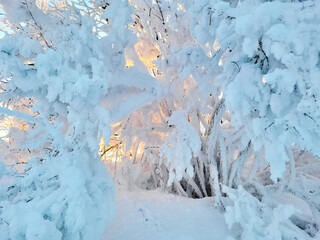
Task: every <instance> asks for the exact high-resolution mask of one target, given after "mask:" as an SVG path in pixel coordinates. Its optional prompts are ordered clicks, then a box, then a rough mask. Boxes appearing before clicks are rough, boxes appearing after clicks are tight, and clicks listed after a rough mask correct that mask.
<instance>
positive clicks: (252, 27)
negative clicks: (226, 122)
mask: <svg viewBox="0 0 320 240" xmlns="http://www.w3.org/2000/svg"><path fill="white" fill-rule="evenodd" d="M208 8H211V9H212V22H213V23H212V24H211V26H209V28H210V31H207V32H209V33H211V37H210V38H207V41H209V42H213V39H216V40H217V42H218V43H219V47H220V48H221V49H220V50H219V51H220V52H223V54H222V56H221V58H220V62H219V65H220V66H221V68H222V71H223V72H222V74H220V76H219V77H218V78H217V79H216V80H215V81H214V82H215V83H216V84H218V85H219V86H221V87H222V89H223V97H224V98H225V100H226V108H227V109H228V110H229V111H230V114H231V124H232V125H234V126H235V127H237V128H238V129H239V128H241V127H242V126H243V127H244V128H245V132H246V134H247V135H248V137H249V138H250V139H251V140H252V142H253V146H254V150H255V151H260V150H264V151H265V152H266V158H267V160H268V161H269V162H270V163H271V174H272V175H271V178H272V179H273V180H276V179H277V178H278V177H281V176H282V173H283V171H284V170H285V164H284V163H285V162H286V161H289V157H288V155H287V153H286V149H290V148H291V145H292V143H295V144H296V145H298V146H300V147H302V148H304V149H306V150H308V151H311V152H312V153H313V154H315V155H316V156H318V157H319V156H320V152H319V147H318V146H317V144H316V143H317V139H319V136H320V132H319V121H318V119H319V117H320V115H319V114H320V108H319V87H320V86H319V81H318V79H319V73H320V72H319V55H318V52H319V47H320V45H319V41H318V39H319V34H320V30H319V22H320V18H319V14H318V12H319V8H320V5H319V2H318V1H302V2H300V1H272V2H267V1H259V0H250V1H241V3H240V2H239V3H238V4H237V5H234V4H229V3H227V2H221V1H213V2H210V3H209V2H208V3H207V5H206V8H203V9H208ZM192 9H193V11H194V12H195V11H196V10H197V11H198V12H199V10H198V9H196V8H195V7H193V8H192ZM213 9H214V10H213ZM203 11H204V10H203ZM201 24H202V23H201V21H200V20H199V25H200V26H201ZM203 24H204V23H203ZM200 26H198V27H196V28H195V31H196V30H197V29H199V28H200ZM197 31H198V30H197ZM194 34H196V32H194ZM199 34H200V33H199ZM203 34H204V33H202V35H201V36H203ZM206 34H207V33H206Z"/></svg>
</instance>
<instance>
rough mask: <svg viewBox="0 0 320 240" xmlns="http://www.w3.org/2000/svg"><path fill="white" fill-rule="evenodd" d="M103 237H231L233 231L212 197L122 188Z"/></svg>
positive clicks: (139, 239)
mask: <svg viewBox="0 0 320 240" xmlns="http://www.w3.org/2000/svg"><path fill="white" fill-rule="evenodd" d="M116 202H117V209H116V216H115V218H114V220H113V222H112V223H111V224H110V225H109V226H108V228H107V229H106V231H105V233H104V235H103V237H102V239H103V240H227V239H232V238H231V237H230V238H228V237H227V236H228V235H229V234H231V233H230V232H229V231H228V229H227V225H226V223H225V220H224V217H223V215H222V214H221V213H219V211H217V210H215V209H214V208H213V203H212V198H204V199H199V200H198V199H188V198H183V197H179V196H175V195H171V194H166V193H162V192H160V191H139V192H128V191H123V190H122V191H119V192H118V193H117V199H116Z"/></svg>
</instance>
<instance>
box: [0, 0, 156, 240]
mask: <svg viewBox="0 0 320 240" xmlns="http://www.w3.org/2000/svg"><path fill="white" fill-rule="evenodd" d="M0 3H1V5H2V6H3V10H4V12H5V16H6V18H5V21H6V22H7V23H8V25H9V26H10V27H11V30H10V32H11V33H10V34H6V35H5V37H4V38H3V39H1V43H2V44H1V50H0V59H1V62H2V64H1V67H0V72H1V79H2V80H3V81H2V83H1V84H2V85H1V87H2V88H3V90H2V92H1V96H0V97H1V103H2V105H1V110H0V112H1V116H2V117H13V118H16V119H21V120H23V121H24V122H25V123H26V124H27V126H28V127H27V129H25V131H24V135H25V136H24V135H22V133H20V134H17V133H16V134H15V135H13V136H14V138H12V141H14V142H15V144H16V147H17V148H18V149H28V151H30V153H31V156H30V158H29V159H26V160H27V161H25V162H23V164H24V168H20V169H18V171H15V170H13V169H10V165H8V166H7V167H4V169H5V170H3V171H2V170H1V174H2V175H1V176H3V175H6V177H7V179H8V180H7V181H5V182H4V184H1V197H0V201H1V204H0V205H1V211H0V216H1V217H0V219H1V220H0V228H1V231H0V232H1V239H48V237H49V238H50V239H61V238H63V239H99V238H100V236H101V234H102V233H103V231H104V229H105V227H106V225H107V223H108V222H109V221H110V220H111V218H112V216H113V212H114V195H115V190H114V186H113V183H112V180H111V179H110V177H109V175H108V174H107V172H106V169H105V167H104V165H103V163H102V162H101V161H100V158H99V155H98V149H99V145H98V142H99V141H100V139H101V138H102V137H103V138H104V139H105V141H106V142H108V139H109V138H110V127H109V124H110V121H111V118H110V112H109V111H108V110H107V109H105V108H104V107H103V104H105V102H104V100H105V98H106V97H107V95H108V94H109V93H110V92H111V93H113V94H116V90H117V89H116V87H115V86H117V83H118V86H121V85H124V86H126V85H127V86H129V87H128V88H130V89H132V88H134V89H137V90H136V91H133V93H135V92H137V91H138V90H139V91H140V92H141V94H142V93H143V92H146V94H147V95H148V96H149V97H150V96H153V97H154V96H155V95H156V91H157V90H156V86H151V85H152V78H151V77H149V76H146V75H143V74H141V73H140V74H139V73H137V77H139V78H144V79H145V81H148V80H150V81H151V82H149V83H148V84H149V88H148V87H147V86H146V87H141V86H139V84H136V83H138V82H137V81H133V79H132V77H133V76H135V71H134V69H131V70H130V71H131V73H127V72H128V70H127V69H125V59H124V54H123V49H124V48H125V47H126V46H127V45H130V44H131V43H132V42H134V40H135V38H134V37H133V35H132V34H131V32H130V31H129V30H128V29H127V28H126V27H127V24H128V23H129V21H130V11H131V10H132V7H130V6H129V5H128V4H127V3H126V2H122V1H113V2H112V3H111V2H110V1H109V2H108V4H107V2H105V1H99V4H98V3H97V2H96V3H95V2H91V3H88V2H84V1H80V2H77V1H75V2H71V3H68V2H64V4H62V5H59V4H58V2H55V4H52V5H50V6H49V8H46V9H40V8H39V6H38V5H37V4H36V1H31V0H23V1H9V2H8V1H1V2H0ZM106 4H107V6H108V9H106V10H105V11H104V12H103V9H104V8H105V6H106ZM95 9H96V11H94V10H95ZM101 18H104V19H108V28H103V26H101V25H100V30H101V29H107V32H105V34H107V36H106V37H103V38H101V34H102V33H101V32H99V31H97V19H98V20H99V21H100V19H101ZM119 20H121V21H119ZM130 74H131V75H130ZM129 76H130V77H129ZM140 85H141V84H140ZM112 89H115V90H112ZM149 91H150V94H149V93H147V92H149ZM27 99H32V104H29V105H28V103H27V105H25V107H24V108H22V107H21V106H22V105H23V104H24V103H25V101H26V100H27ZM141 102H142V101H141V100H140V101H137V103H133V105H131V106H130V108H129V109H127V110H126V111H130V110H132V109H134V108H135V106H137V105H139V104H141ZM13 103H15V104H13ZM114 103H115V104H116V102H114ZM13 130H14V129H12V130H10V132H11V133H12V131H13ZM11 136H12V135H11ZM22 136H23V139H22V138H21V137H22ZM1 144H3V145H7V144H8V143H7V142H3V141H2V143H1ZM20 144H22V145H20ZM26 157H28V156H26ZM11 160H12V161H15V160H14V159H12V158H11ZM15 165H16V164H15ZM1 166H2V165H1Z"/></svg>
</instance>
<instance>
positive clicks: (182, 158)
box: [161, 110, 201, 185]
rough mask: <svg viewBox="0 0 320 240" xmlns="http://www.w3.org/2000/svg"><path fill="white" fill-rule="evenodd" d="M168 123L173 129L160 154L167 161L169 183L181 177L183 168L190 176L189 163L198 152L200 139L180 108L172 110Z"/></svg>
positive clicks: (191, 170) (191, 172)
mask: <svg viewBox="0 0 320 240" xmlns="http://www.w3.org/2000/svg"><path fill="white" fill-rule="evenodd" d="M168 124H170V125H174V126H175V129H174V130H173V131H172V132H171V133H170V135H169V136H168V137H166V138H165V140H164V146H163V150H162V152H161V153H162V154H163V155H164V156H165V158H166V159H167V161H168V165H169V181H168V185H170V184H171V183H172V182H173V180H174V179H175V178H176V179H178V180H180V179H182V176H183V173H184V171H185V169H187V173H188V174H189V175H190V176H192V175H193V168H192V165H191V164H190V162H191V159H192V157H197V156H198V155H199V153H200V148H201V140H200V138H199V135H198V133H197V132H196V130H195V129H194V128H193V127H192V125H191V124H190V123H189V122H188V121H187V119H186V113H185V112H184V111H182V110H179V111H176V112H174V114H173V115H172V116H171V117H170V118H169V120H168Z"/></svg>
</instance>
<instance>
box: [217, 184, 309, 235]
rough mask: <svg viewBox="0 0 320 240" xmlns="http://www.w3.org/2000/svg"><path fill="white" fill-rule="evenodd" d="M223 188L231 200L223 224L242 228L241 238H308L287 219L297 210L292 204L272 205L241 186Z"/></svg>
mask: <svg viewBox="0 0 320 240" xmlns="http://www.w3.org/2000/svg"><path fill="white" fill-rule="evenodd" d="M223 191H224V192H225V193H227V194H228V196H229V198H230V200H232V202H233V203H232V204H233V205H231V206H227V207H226V213H225V219H226V223H227V224H228V227H229V229H231V228H232V226H233V225H234V224H239V225H240V226H241V227H242V230H243V231H242V233H241V239H257V240H260V239H261V240H263V239H270V240H281V239H294V238H298V239H311V238H310V237H309V236H308V235H307V234H306V233H305V232H303V231H301V230H300V229H299V228H296V226H294V225H293V224H292V223H291V222H290V221H289V218H290V217H291V216H292V215H293V214H294V213H295V212H296V211H297V210H296V209H295V208H294V207H293V206H292V205H282V204H274V205H272V204H270V203H268V199H267V201H266V202H265V201H261V202H260V201H259V200H258V199H257V198H255V197H253V196H252V195H251V194H250V193H248V192H247V191H246V190H245V189H244V188H243V187H242V186H241V185H239V187H238V189H231V188H228V187H223Z"/></svg>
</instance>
